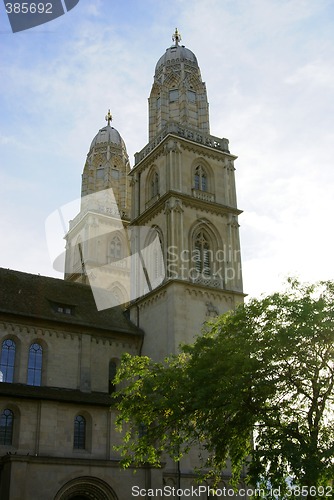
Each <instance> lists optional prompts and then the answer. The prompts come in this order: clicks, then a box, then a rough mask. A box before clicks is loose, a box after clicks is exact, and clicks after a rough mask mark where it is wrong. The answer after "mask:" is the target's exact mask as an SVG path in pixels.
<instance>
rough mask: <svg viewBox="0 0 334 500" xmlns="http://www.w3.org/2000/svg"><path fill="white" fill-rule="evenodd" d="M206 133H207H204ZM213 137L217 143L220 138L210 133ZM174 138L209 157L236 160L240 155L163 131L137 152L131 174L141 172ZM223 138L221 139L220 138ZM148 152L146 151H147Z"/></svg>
mask: <svg viewBox="0 0 334 500" xmlns="http://www.w3.org/2000/svg"><path fill="white" fill-rule="evenodd" d="M204 135H206V134H204ZM208 137H210V138H211V139H212V142H213V143H216V140H219V139H218V138H216V137H214V136H210V135H208ZM170 139H174V140H176V141H178V142H179V143H181V144H182V146H183V147H184V148H185V149H188V150H193V151H196V152H198V153H199V154H205V156H207V157H211V158H215V159H218V160H222V159H223V158H229V159H230V160H236V159H237V158H238V157H237V156H235V155H232V154H231V153H229V152H227V151H224V150H222V149H220V148H216V147H213V146H210V145H206V144H205V143H204V144H203V143H201V142H198V141H195V140H191V139H189V138H186V137H183V136H181V135H178V134H177V133H173V132H166V134H165V135H164V134H163V133H161V135H160V136H159V137H158V138H156V139H155V140H154V141H151V142H150V143H148V144H147V145H146V146H145V148H143V149H142V151H141V152H140V153H136V155H137V156H136V159H137V162H136V164H135V165H134V167H133V168H132V170H131V172H130V174H129V175H132V174H133V173H135V172H136V173H139V172H141V171H142V170H144V169H145V168H146V167H147V166H148V165H150V164H151V163H152V161H154V160H155V159H156V158H157V157H158V156H160V155H161V154H163V153H164V146H165V145H166V143H167V142H168V140H170ZM220 140H221V139H220ZM145 150H146V151H147V152H146V151H145Z"/></svg>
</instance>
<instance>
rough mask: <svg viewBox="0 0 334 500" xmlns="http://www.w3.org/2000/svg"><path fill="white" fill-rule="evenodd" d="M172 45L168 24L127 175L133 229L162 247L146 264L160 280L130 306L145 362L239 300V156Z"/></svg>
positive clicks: (193, 63) (196, 73) (171, 349)
mask: <svg viewBox="0 0 334 500" xmlns="http://www.w3.org/2000/svg"><path fill="white" fill-rule="evenodd" d="M180 41H181V37H180V34H179V33H178V31H177V30H176V31H175V34H174V36H173V42H174V44H173V45H172V46H171V47H169V48H168V49H167V50H166V52H165V54H164V55H163V56H162V57H161V58H160V59H159V61H158V63H157V65H156V68H155V75H154V82H153V86H152V90H151V94H150V97H149V142H148V144H147V145H146V146H145V147H144V148H143V149H142V150H141V151H140V152H139V153H137V154H136V155H135V165H134V167H133V169H132V170H131V174H130V175H131V177H132V186H133V193H132V217H131V226H150V227H154V228H155V229H156V231H157V232H158V234H159V238H160V241H161V247H162V251H163V262H156V261H154V260H153V261H152V262H151V267H153V268H154V269H153V274H155V275H156V277H157V278H159V276H160V275H164V277H165V278H164V280H163V282H162V283H161V285H160V286H158V287H156V288H153V287H152V290H151V291H149V292H148V293H147V294H145V295H144V296H141V297H138V298H137V300H135V301H134V302H133V303H132V304H131V305H130V313H131V319H132V321H133V322H135V324H137V325H138V326H140V327H141V328H142V329H143V330H144V331H145V341H144V347H143V354H145V355H149V356H151V357H152V358H153V359H163V358H164V357H165V356H166V355H168V354H171V353H175V352H176V351H177V349H178V346H179V344H180V343H185V342H191V341H192V340H193V338H194V335H196V334H198V333H199V332H200V330H201V327H202V325H203V323H204V322H205V321H206V320H208V319H210V316H216V315H217V314H222V313H223V312H226V311H227V310H230V309H232V308H234V307H235V306H236V305H237V304H238V303H240V302H241V301H242V300H243V293H242V277H241V260H240V243H239V225H238V215H239V214H240V213H241V212H240V210H238V208H237V200H236V187H235V177H234V170H235V169H234V161H235V159H236V158H237V157H236V156H234V155H232V154H231V153H230V151H229V141H228V140H227V139H224V138H223V139H221V138H218V137H215V136H213V135H211V134H210V121H209V104H208V99H207V93H206V87H205V83H204V82H203V81H202V77H201V73H200V68H199V65H198V62H197V59H196V56H195V55H194V54H193V52H191V51H190V50H189V49H187V48H186V47H185V46H183V45H181V44H180ZM138 295H139V294H137V296H138Z"/></svg>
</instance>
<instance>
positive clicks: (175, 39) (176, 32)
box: [172, 28, 181, 45]
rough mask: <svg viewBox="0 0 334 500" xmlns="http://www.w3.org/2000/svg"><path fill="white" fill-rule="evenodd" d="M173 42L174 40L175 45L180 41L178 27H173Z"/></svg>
mask: <svg viewBox="0 0 334 500" xmlns="http://www.w3.org/2000/svg"><path fill="white" fill-rule="evenodd" d="M172 40H173V42H175V45H179V42H181V33H179V31H178V29H177V28H175V33H174V35H173V36H172Z"/></svg>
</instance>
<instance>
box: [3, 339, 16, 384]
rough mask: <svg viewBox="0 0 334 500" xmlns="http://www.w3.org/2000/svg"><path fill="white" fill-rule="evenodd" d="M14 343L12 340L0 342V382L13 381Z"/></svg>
mask: <svg viewBox="0 0 334 500" xmlns="http://www.w3.org/2000/svg"><path fill="white" fill-rule="evenodd" d="M15 352H16V344H15V342H14V340H11V339H6V340H4V341H3V342H2V348H1V358H0V382H13V379H14V366H15Z"/></svg>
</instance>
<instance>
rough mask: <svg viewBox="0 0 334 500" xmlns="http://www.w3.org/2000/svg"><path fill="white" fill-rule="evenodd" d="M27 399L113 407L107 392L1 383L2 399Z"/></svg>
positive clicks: (0, 393) (0, 392) (0, 394)
mask: <svg viewBox="0 0 334 500" xmlns="http://www.w3.org/2000/svg"><path fill="white" fill-rule="evenodd" d="M1 396H5V397H6V401H8V398H9V397H12V398H20V399H21V398H27V399H43V400H50V401H61V402H70V403H74V404H91V405H99V406H112V405H113V401H112V398H111V396H110V395H109V394H107V393H105V392H81V391H79V390H78V389H64V388H58V387H37V386H33V385H25V384H9V383H7V382H1V383H0V398H1Z"/></svg>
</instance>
